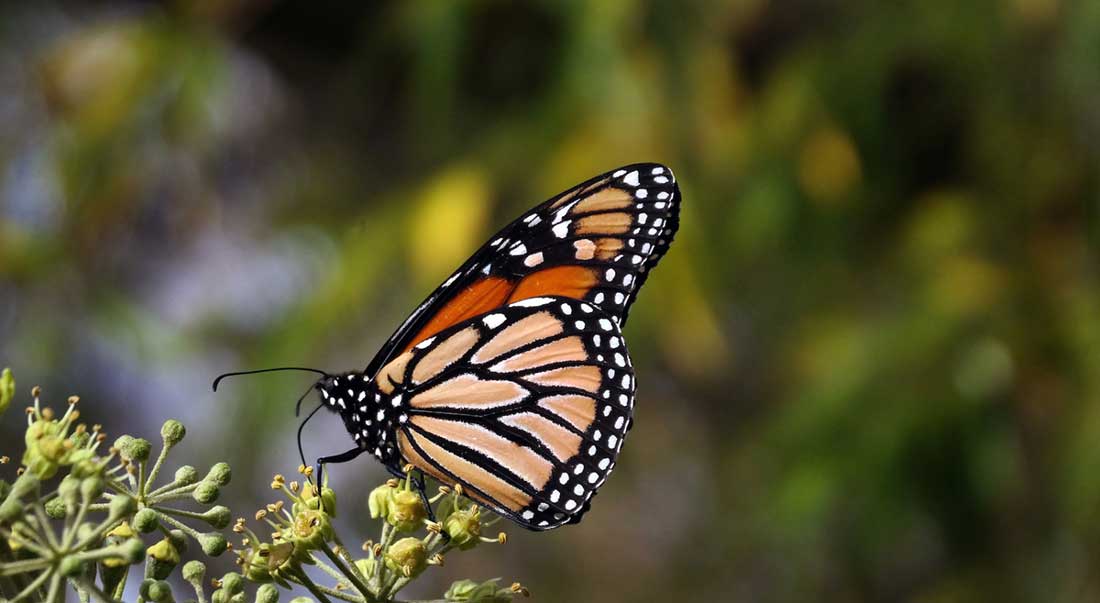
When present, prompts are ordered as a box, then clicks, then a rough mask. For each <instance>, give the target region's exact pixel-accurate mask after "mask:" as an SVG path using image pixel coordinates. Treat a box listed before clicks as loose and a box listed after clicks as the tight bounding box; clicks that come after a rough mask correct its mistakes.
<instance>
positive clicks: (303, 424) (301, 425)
mask: <svg viewBox="0 0 1100 603" xmlns="http://www.w3.org/2000/svg"><path fill="white" fill-rule="evenodd" d="M310 389H313V388H312V387H311V388H310ZM307 395H309V392H308V391H307V392H306V393H305V394H303V395H302V398H301V399H299V400H298V405H299V406H300V405H301V404H302V400H304V399H305V397H306V396H307ZM324 407H325V404H324V402H322V403H320V404H318V405H317V408H314V409H313V410H312V411H311V412H310V413H309V414H308V415H306V418H304V419H302V422H301V423H299V424H298V456H299V457H300V458H301V459H302V466H304V467H309V463H306V453H305V451H304V450H302V430H304V429H305V428H306V423H308V422H309V420H310V419H312V418H313V415H315V414H317V411H319V410H321V409H322V408H324Z"/></svg>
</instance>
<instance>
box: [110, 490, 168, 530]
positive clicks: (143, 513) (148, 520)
mask: <svg viewBox="0 0 1100 603" xmlns="http://www.w3.org/2000/svg"><path fill="white" fill-rule="evenodd" d="M116 498H117V497H116ZM132 523H133V527H134V529H135V530H137V531H139V532H141V533H142V534H148V533H149V532H152V531H153V530H155V529H157V526H159V525H160V520H159V518H158V517H157V512H156V511H154V510H152V509H150V508H148V507H146V508H144V509H142V510H140V511H138V512H137V513H135V514H134V519H133V522H132Z"/></svg>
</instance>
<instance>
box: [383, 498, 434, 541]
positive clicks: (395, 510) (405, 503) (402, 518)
mask: <svg viewBox="0 0 1100 603" xmlns="http://www.w3.org/2000/svg"><path fill="white" fill-rule="evenodd" d="M427 516H428V510H427V508H425V507H424V501H423V500H421V499H420V495H419V494H417V493H416V492H413V491H411V490H398V491H397V492H396V493H395V494H394V495H393V498H392V499H391V500H390V505H389V513H388V514H387V515H386V522H388V523H389V524H390V525H391V526H393V527H394V528H396V529H397V531H399V532H413V531H416V530H417V529H418V528H419V527H420V526H421V525H423V523H424V518H426V517H427Z"/></svg>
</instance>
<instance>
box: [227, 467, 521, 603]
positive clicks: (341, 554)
mask: <svg viewBox="0 0 1100 603" xmlns="http://www.w3.org/2000/svg"><path fill="white" fill-rule="evenodd" d="M405 471H406V476H405V479H404V480H397V479H390V480H388V481H387V482H386V483H385V484H383V485H381V486H379V487H377V488H375V489H374V490H373V491H372V492H371V493H370V496H369V498H368V507H369V509H370V515H371V518H373V519H377V520H380V522H381V533H380V535H379V538H378V540H377V541H367V542H365V543H363V545H362V547H361V550H362V552H363V555H362V556H361V557H358V558H355V557H353V556H352V554H351V552H350V550H349V549H348V547H346V546H345V545H344V541H343V540H342V539H341V538H340V536H339V535H338V534H337V533H336V530H335V529H334V527H333V519H334V518H335V516H336V493H335V492H334V491H333V490H332V489H331V488H328V487H327V486H322V487H320V488H318V487H317V486H315V485H314V484H312V483H311V482H310V481H308V480H309V478H310V477H311V474H312V470H311V469H310V468H308V467H304V466H303V467H299V472H300V473H301V474H302V475H303V477H304V478H305V480H303V481H302V482H297V481H291V482H289V483H288V482H287V481H286V479H285V478H284V477H283V476H281V475H276V476H275V477H274V478H273V480H272V482H271V487H272V489H274V490H277V491H279V492H280V493H282V495H283V496H284V497H285V499H284V500H278V501H275V502H273V503H271V504H268V505H267V506H266V507H265V508H264V509H261V510H259V511H257V512H256V517H255V518H256V520H257V521H260V522H262V523H264V524H265V525H266V526H267V527H269V528H270V529H271V535H270V537H268V538H266V539H265V538H261V537H260V536H259V535H257V534H256V532H254V531H253V530H251V529H250V528H248V527H247V526H246V524H245V520H244V519H243V518H242V519H238V520H237V523H236V525H235V526H234V527H233V530H234V531H235V532H238V533H240V534H243V535H244V542H243V546H242V551H241V552H240V553H239V557H238V562H239V564H240V565H241V568H242V569H241V571H242V573H243V575H244V576H245V577H246V578H247V579H249V580H251V581H255V582H261V583H274V584H277V585H279V586H280V587H282V588H290V587H291V586H292V585H294V584H297V585H300V586H303V587H305V588H306V589H308V590H309V591H310V593H311V594H313V596H314V597H316V598H317V600H319V601H321V602H323V603H332V602H333V601H334V600H339V601H349V602H352V603H377V602H388V601H392V600H393V597H394V596H395V595H396V594H397V593H398V592H399V591H401V589H403V588H404V587H406V586H408V585H409V583H411V582H412V581H413V580H415V579H416V578H417V577H418V576H420V575H421V574H422V573H423V572H424V571H425V570H427V569H428V568H429V567H430V566H433V565H437V566H438V565H443V562H444V556H445V555H447V554H450V553H453V552H458V551H468V550H470V549H472V548H474V547H476V546H477V545H479V544H481V543H499V544H503V543H504V542H506V541H507V537H506V536H505V534H504V533H503V532H500V533H499V534H498V535H497V536H496V537H495V538H488V537H484V536H482V535H481V533H482V531H483V530H484V529H486V528H489V527H490V526H492V525H493V524H494V523H496V522H497V521H499V519H500V518H499V517H494V518H492V519H488V520H486V519H484V518H483V517H482V510H481V507H479V506H478V505H476V504H474V503H472V502H470V501H469V500H468V499H466V498H465V497H463V496H462V492H461V488H456V489H455V490H454V491H452V490H451V489H449V488H447V487H441V488H440V489H439V490H440V491H439V493H438V494H437V495H435V496H434V497H432V498H431V499H430V500H428V501H425V500H423V499H422V497H421V496H420V494H419V493H418V492H416V491H414V490H413V489H412V487H411V483H412V477H411V475H410V473H411V471H412V467H411V466H409V467H406V468H405ZM288 502H289V503H290V504H289V506H288V505H287V503H288ZM429 506H430V507H431V511H433V513H434V516H435V517H436V521H431V520H429V519H428V518H429V517H430V516H432V514H433V513H429ZM309 567H315V568H317V569H318V570H320V571H319V572H315V573H318V574H320V575H323V576H324V578H325V579H324V580H318V579H316V578H315V577H314V576H311V575H310V572H307V568H309ZM517 594H522V595H524V596H526V595H527V594H528V593H527V589H525V588H524V587H523V586H521V585H520V584H519V583H514V584H512V585H511V586H510V587H499V586H497V584H496V580H495V579H494V580H489V581H486V582H480V583H479V582H474V581H471V580H461V581H458V582H455V583H454V584H452V585H451V587H450V588H449V589H448V590H447V592H446V593H445V594H444V598H443V599H442V600H444V601H470V602H477V603H496V602H503V601H510V600H512V598H513V597H514V596H515V595H517ZM215 603H217V602H215Z"/></svg>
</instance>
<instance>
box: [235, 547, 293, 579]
mask: <svg viewBox="0 0 1100 603" xmlns="http://www.w3.org/2000/svg"><path fill="white" fill-rule="evenodd" d="M294 550H295V549H294V544H293V543H290V542H280V543H278V544H269V543H267V542H264V543H261V544H260V545H259V547H258V548H254V549H252V551H250V553H249V554H248V555H247V556H246V560H245V577H246V578H248V579H249V580H251V581H253V582H270V581H271V580H272V579H274V578H276V577H278V575H279V573H280V572H281V571H283V570H285V569H287V568H288V567H289V565H290V564H292V563H296V560H295V555H294Z"/></svg>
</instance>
